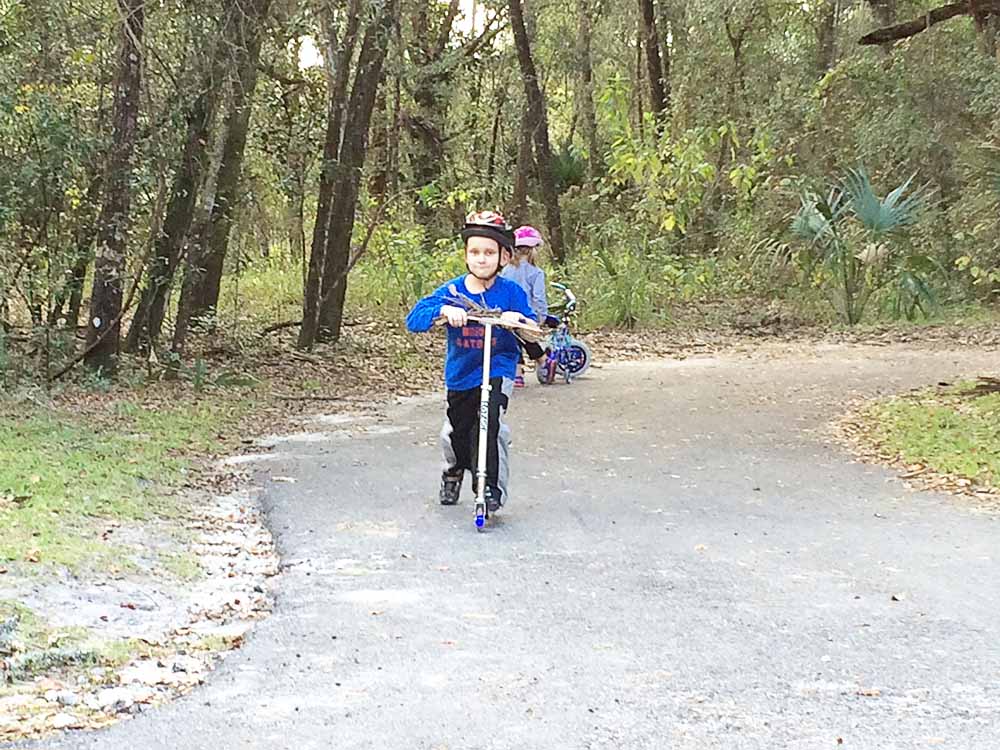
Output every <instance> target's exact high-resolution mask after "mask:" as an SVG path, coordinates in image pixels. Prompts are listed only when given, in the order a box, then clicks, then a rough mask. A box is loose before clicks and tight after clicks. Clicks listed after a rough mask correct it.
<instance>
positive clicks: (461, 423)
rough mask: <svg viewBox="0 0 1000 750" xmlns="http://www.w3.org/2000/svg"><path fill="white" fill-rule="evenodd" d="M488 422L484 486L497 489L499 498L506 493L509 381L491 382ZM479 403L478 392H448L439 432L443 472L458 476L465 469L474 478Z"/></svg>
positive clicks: (477, 448)
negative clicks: (506, 419)
mask: <svg viewBox="0 0 1000 750" xmlns="http://www.w3.org/2000/svg"><path fill="white" fill-rule="evenodd" d="M490 385H491V386H492V387H491V389H490V402H489V420H488V422H487V429H486V440H487V443H486V484H488V485H489V486H490V487H491V488H493V489H495V490H499V491H500V493H501V495H500V496H501V497H503V496H504V495H506V492H507V475H508V447H509V445H510V428H509V427H508V426H507V425H506V423H505V422H504V420H503V417H504V414H506V412H507V405H508V403H509V393H510V390H509V389H510V387H511V381H510V380H507V381H504V379H503V378H492V379H491V380H490ZM479 402H480V389H479V388H470V389H469V390H467V391H448V412H447V417H446V418H445V422H444V427H443V428H442V429H441V452H442V454H443V456H444V463H445V466H444V471H445V472H446V473H448V474H453V475H454V474H460V473H462V472H464V471H466V470H468V471H471V472H472V476H473V477H475V475H476V461H477V460H478V458H479Z"/></svg>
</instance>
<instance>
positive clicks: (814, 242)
mask: <svg viewBox="0 0 1000 750" xmlns="http://www.w3.org/2000/svg"><path fill="white" fill-rule="evenodd" d="M912 182H913V177H912V176H911V177H910V179H908V180H906V182H904V183H903V184H902V185H900V186H899V187H897V188H896V189H895V190H893V191H892V192H891V193H889V194H888V195H887V196H886V197H885V198H882V199H880V198H879V197H878V196H877V195H875V191H874V189H873V188H872V184H871V180H869V178H868V175H867V173H866V172H865V171H864V169H851V170H849V171H848V173H847V176H846V177H845V178H844V179H843V180H842V181H841V182H840V183H839V184H838V185H835V186H834V187H833V188H831V189H830V190H829V191H828V192H826V193H825V194H824V193H822V192H819V191H816V190H812V189H809V188H806V189H804V190H803V191H802V193H801V195H800V200H801V206H800V207H799V211H798V213H797V214H796V215H795V218H794V219H793V221H792V227H791V228H792V232H793V233H794V234H795V235H797V236H798V237H800V238H802V239H804V240H806V242H807V245H806V248H805V250H804V251H803V252H801V253H800V254H799V257H800V260H801V261H802V264H803V270H804V271H805V273H806V276H807V278H809V279H811V280H812V281H813V282H814V283H816V284H817V285H818V286H820V287H821V288H822V289H823V290H824V291H825V292H826V293H827V297H828V299H829V301H830V303H831V305H832V306H833V307H834V309H835V310H836V311H837V313H838V315H840V316H841V318H842V319H843V321H844V322H845V323H847V324H848V325H854V324H855V323H858V322H859V321H860V320H861V317H862V315H863V314H864V311H865V308H866V306H867V305H868V302H869V301H870V300H871V298H872V295H873V294H875V292H877V291H878V290H880V289H882V288H884V287H886V286H887V285H890V284H891V285H893V286H895V291H896V295H895V299H896V305H897V312H899V313H901V314H906V315H907V316H908V317H911V316H912V315H913V313H914V312H915V311H916V310H918V309H919V310H921V311H923V312H926V310H927V308H928V306H930V305H933V304H934V296H933V294H932V292H931V289H930V287H929V286H928V285H927V282H926V280H925V278H924V276H923V273H924V272H926V270H928V268H929V267H932V265H933V264H932V262H931V261H930V259H929V258H927V257H926V256H922V255H920V254H919V253H915V252H913V251H912V250H910V249H909V248H906V247H905V246H904V244H903V243H902V242H898V241H897V240H898V239H901V238H902V236H903V235H904V233H905V230H906V229H907V228H908V227H910V226H911V225H913V224H914V223H915V222H916V221H917V219H918V216H919V213H920V209H921V208H922V207H923V205H924V203H925V202H926V198H927V190H926V186H923V187H918V188H915V189H914V190H911V191H910V192H909V194H908V195H906V193H907V190H909V189H910V184H911V183H912Z"/></svg>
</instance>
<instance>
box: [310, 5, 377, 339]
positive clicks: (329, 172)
mask: <svg viewBox="0 0 1000 750" xmlns="http://www.w3.org/2000/svg"><path fill="white" fill-rule="evenodd" d="M360 11H361V3H360V0H349V2H348V6H347V19H346V21H345V26H344V36H343V39H342V40H341V44H340V47H339V49H337V44H336V41H335V40H334V39H333V37H332V34H333V32H332V29H333V24H332V23H331V22H330V21H329V19H328V20H327V21H325V22H324V23H325V25H326V26H327V27H328V28H329V29H330V31H329V33H330V35H331V38H330V40H329V49H330V50H331V52H332V50H335V49H337V53H336V56H335V57H336V68H335V70H334V71H333V77H332V79H331V82H330V104H329V107H327V116H326V138H325V140H324V143H323V165H322V169H321V170H320V177H319V188H318V193H317V198H316V222H315V224H314V225H313V236H312V245H311V247H310V250H309V271H308V273H307V275H306V286H305V289H304V290H303V300H302V326H301V327H300V328H299V339H298V346H299V348H300V349H308V348H309V347H311V346H312V345H313V343H314V342H315V341H316V325H317V324H318V322H319V317H318V316H319V306H320V289H321V288H320V280H321V279H322V278H323V268H324V266H325V265H326V255H327V231H328V229H329V226H330V219H331V213H332V209H333V188H334V183H335V182H336V178H337V173H338V165H339V162H340V151H341V149H340V141H341V131H342V130H343V120H344V108H345V106H346V104H347V84H348V81H349V80H350V72H351V58H352V57H353V56H354V48H355V46H356V45H357V39H358V26H359V23H360V20H361V19H360Z"/></svg>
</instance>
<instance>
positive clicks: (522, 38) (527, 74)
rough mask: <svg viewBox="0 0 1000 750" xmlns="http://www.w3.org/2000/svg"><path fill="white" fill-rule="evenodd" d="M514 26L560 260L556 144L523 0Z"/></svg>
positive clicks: (514, 3) (516, 2) (513, 13)
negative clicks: (533, 56) (532, 51)
mask: <svg viewBox="0 0 1000 750" xmlns="http://www.w3.org/2000/svg"><path fill="white" fill-rule="evenodd" d="M510 25H511V29H512V31H513V32H514V43H515V45H516V46H517V59H518V63H519V64H520V66H521V78H522V79H523V80H524V89H525V95H526V96H527V99H528V117H529V118H530V124H531V129H532V131H533V133H532V134H533V138H534V144H535V163H536V164H537V165H538V173H539V175H538V176H539V181H540V182H541V187H542V203H544V204H545V214H546V223H547V224H548V230H549V247H550V249H551V251H552V257H553V259H555V261H556V262H557V263H562V262H563V261H564V260H565V252H564V249H563V236H562V216H561V215H560V212H559V195H558V193H557V192H556V179H555V171H554V169H553V160H552V147H551V145H550V144H549V123H548V117H547V115H546V114H545V99H544V98H543V96H542V90H541V89H540V88H539V86H538V73H537V72H536V70H535V62H534V60H533V59H532V58H531V45H530V43H529V42H528V33H527V31H526V30H525V28H524V13H523V9H522V7H521V0H510Z"/></svg>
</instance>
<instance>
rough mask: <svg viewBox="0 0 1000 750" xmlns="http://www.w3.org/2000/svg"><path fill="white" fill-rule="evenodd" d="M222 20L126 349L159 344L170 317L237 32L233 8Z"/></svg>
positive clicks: (190, 115)
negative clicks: (176, 276) (230, 47)
mask: <svg viewBox="0 0 1000 750" xmlns="http://www.w3.org/2000/svg"><path fill="white" fill-rule="evenodd" d="M222 23H223V29H222V31H221V33H222V37H223V39H222V40H220V41H219V43H218V44H217V46H216V49H215V52H214V54H213V60H212V61H211V63H210V65H209V68H208V70H206V71H205V76H204V78H203V79H202V81H201V85H200V90H199V93H198V96H197V98H196V99H195V100H194V102H193V103H192V105H191V109H190V110H189V112H188V115H187V136H186V138H185V140H184V150H183V152H182V154H181V159H180V163H179V164H178V166H177V169H176V170H175V171H174V179H173V184H172V185H171V189H170V200H169V202H168V204H167V213H166V218H165V219H164V221H163V231H162V232H160V233H159V235H158V236H157V237H156V241H155V245H154V250H153V260H152V262H151V263H150V268H149V275H148V279H147V281H146V285H145V286H144V287H143V290H142V293H141V296H140V298H139V304H138V307H137V308H136V314H135V316H134V317H133V319H132V326H131V328H130V329H129V332H128V336H127V337H126V339H125V349H126V351H130V352H134V351H139V350H146V349H148V348H151V347H153V346H155V345H156V342H157V341H158V340H159V337H160V332H161V330H162V327H163V321H164V318H165V317H166V308H167V302H168V299H169V292H170V285H171V284H172V283H173V278H174V273H175V272H176V270H177V266H178V264H179V263H180V260H181V256H182V254H183V251H184V247H185V244H186V242H187V240H188V239H189V235H190V232H191V224H192V222H193V220H194V214H195V207H196V205H197V197H198V191H199V189H200V188H201V183H202V180H203V178H204V174H205V171H206V169H207V168H208V166H209V162H210V161H211V156H210V155H209V153H208V151H209V145H210V142H211V136H210V133H209V131H210V128H211V124H212V121H213V120H214V118H215V110H216V104H217V102H218V100H219V98H220V96H221V87H222V81H223V79H224V78H225V66H226V59H227V57H228V49H227V47H228V44H229V43H230V39H229V36H230V35H231V33H232V32H231V31H229V29H230V27H231V25H232V24H233V23H235V21H234V20H233V19H232V18H231V17H229V14H228V12H227V13H226V15H225V16H224V18H223V22H222Z"/></svg>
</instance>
